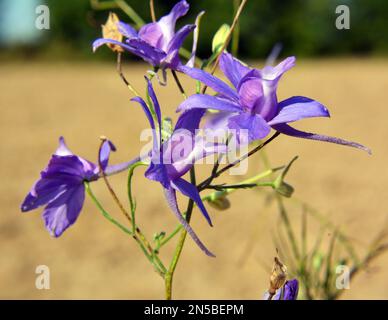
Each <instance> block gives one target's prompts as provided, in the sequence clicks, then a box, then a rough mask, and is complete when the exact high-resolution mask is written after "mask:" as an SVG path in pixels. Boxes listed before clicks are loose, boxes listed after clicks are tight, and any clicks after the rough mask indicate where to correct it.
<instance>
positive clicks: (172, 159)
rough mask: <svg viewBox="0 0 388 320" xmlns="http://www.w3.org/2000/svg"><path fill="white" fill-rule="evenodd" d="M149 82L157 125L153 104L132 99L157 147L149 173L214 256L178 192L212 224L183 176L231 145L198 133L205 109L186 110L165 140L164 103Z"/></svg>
mask: <svg viewBox="0 0 388 320" xmlns="http://www.w3.org/2000/svg"><path fill="white" fill-rule="evenodd" d="M146 79H147V78H146ZM147 82H148V93H149V96H150V98H151V101H152V104H153V107H154V111H155V114H156V122H157V123H156V124H155V121H154V118H153V116H152V113H151V111H150V109H149V107H148V106H147V104H146V102H145V101H144V100H143V99H142V98H141V97H135V98H133V99H132V101H136V102H138V103H139V104H140V106H141V107H142V108H143V111H144V113H145V114H146V116H147V118H148V121H149V123H150V126H151V128H152V133H153V147H152V151H151V152H150V166H149V168H148V169H147V171H146V173H145V176H146V177H147V178H148V179H150V180H154V181H157V182H159V183H160V184H161V185H162V186H163V190H164V194H165V197H166V199H167V202H168V205H169V207H170V208H171V210H172V211H173V213H174V214H175V215H176V216H177V218H178V220H179V222H180V223H181V224H182V225H183V227H184V228H185V229H186V230H187V232H188V233H189V235H190V236H191V237H192V238H193V240H194V241H195V243H196V244H197V245H198V246H199V247H200V248H201V249H202V250H203V251H204V252H205V253H206V254H207V255H209V256H214V255H213V253H211V252H210V251H209V250H208V249H207V248H206V247H205V245H204V244H203V243H202V242H201V240H200V239H199V238H198V236H197V235H196V234H195V232H194V231H193V230H192V228H191V226H190V225H189V224H188V223H187V221H186V220H185V218H184V217H183V215H182V213H181V212H180V210H179V208H178V204H177V198H176V191H179V192H180V193H182V194H183V195H184V196H186V197H189V198H190V199H192V200H193V201H194V203H195V204H196V205H197V206H198V208H199V209H200V211H201V212H202V214H203V216H204V217H205V218H206V220H207V221H208V223H209V224H210V225H212V223H211V219H210V217H209V214H208V212H207V210H206V208H205V206H204V204H203V202H202V200H201V197H200V195H199V192H198V190H197V187H196V186H195V185H193V184H191V183H189V182H187V181H186V180H184V179H183V178H182V176H183V175H184V174H186V173H187V172H188V171H189V170H190V169H191V168H192V167H193V165H194V162H195V161H196V160H199V159H201V158H204V157H207V156H209V155H212V154H215V153H225V152H227V148H226V146H225V145H219V144H216V143H211V142H205V141H204V140H203V139H202V138H201V137H199V136H195V130H196V129H198V127H199V123H200V121H201V118H202V116H203V114H204V112H205V110H192V111H189V112H186V113H183V114H182V115H181V116H180V117H179V119H178V121H177V123H176V126H175V128H174V131H173V132H172V134H171V136H170V137H169V138H168V139H167V140H166V141H162V134H161V127H162V116H161V111H160V105H159V102H158V100H157V98H156V95H155V92H154V89H153V87H152V83H151V81H150V80H149V79H147ZM182 152H183V154H182Z"/></svg>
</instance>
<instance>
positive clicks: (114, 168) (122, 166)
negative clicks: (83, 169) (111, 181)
mask: <svg viewBox="0 0 388 320" xmlns="http://www.w3.org/2000/svg"><path fill="white" fill-rule="evenodd" d="M141 160H142V159H141V157H136V158H134V159H132V160H130V161H128V162H123V163H118V164H114V165H109V166H107V167H106V169H105V174H106V175H107V176H110V175H113V174H116V173H119V172H122V171H124V170H127V169H128V168H129V167H130V166H131V165H133V164H135V163H136V162H139V161H141Z"/></svg>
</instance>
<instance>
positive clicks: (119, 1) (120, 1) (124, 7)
mask: <svg viewBox="0 0 388 320" xmlns="http://www.w3.org/2000/svg"><path fill="white" fill-rule="evenodd" d="M115 2H116V4H117V6H118V7H119V8H120V9H121V10H123V11H124V12H125V13H126V14H127V15H128V17H130V18H131V19H132V21H133V22H134V23H135V24H136V27H138V28H140V27H142V26H143V25H144V24H145V22H144V20H143V19H142V18H141V17H140V16H139V15H138V14H137V13H136V11H135V10H133V8H132V7H131V6H130V5H129V4H128V3H126V2H125V1H124V0H115Z"/></svg>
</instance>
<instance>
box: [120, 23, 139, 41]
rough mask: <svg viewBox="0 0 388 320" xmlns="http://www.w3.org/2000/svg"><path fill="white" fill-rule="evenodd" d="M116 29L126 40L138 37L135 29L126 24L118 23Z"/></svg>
mask: <svg viewBox="0 0 388 320" xmlns="http://www.w3.org/2000/svg"><path fill="white" fill-rule="evenodd" d="M117 28H118V30H119V32H120V33H121V34H122V35H123V36H124V37H126V38H136V37H138V34H137V31H136V29H135V28H134V27H132V26H131V25H130V24H128V23H124V22H121V21H120V22H118V23H117Z"/></svg>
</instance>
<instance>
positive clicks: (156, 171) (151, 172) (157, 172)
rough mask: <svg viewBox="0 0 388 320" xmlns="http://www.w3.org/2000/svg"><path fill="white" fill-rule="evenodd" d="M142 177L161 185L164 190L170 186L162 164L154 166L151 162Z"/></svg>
mask: <svg viewBox="0 0 388 320" xmlns="http://www.w3.org/2000/svg"><path fill="white" fill-rule="evenodd" d="M144 175H145V177H146V178H147V179H150V180H153V181H157V182H159V183H161V184H162V186H163V187H164V188H168V187H169V186H170V179H169V177H168V175H167V169H166V166H165V165H164V164H163V163H159V164H154V163H152V162H151V164H150V166H149V167H148V169H147V171H146V172H145V174H144Z"/></svg>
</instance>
